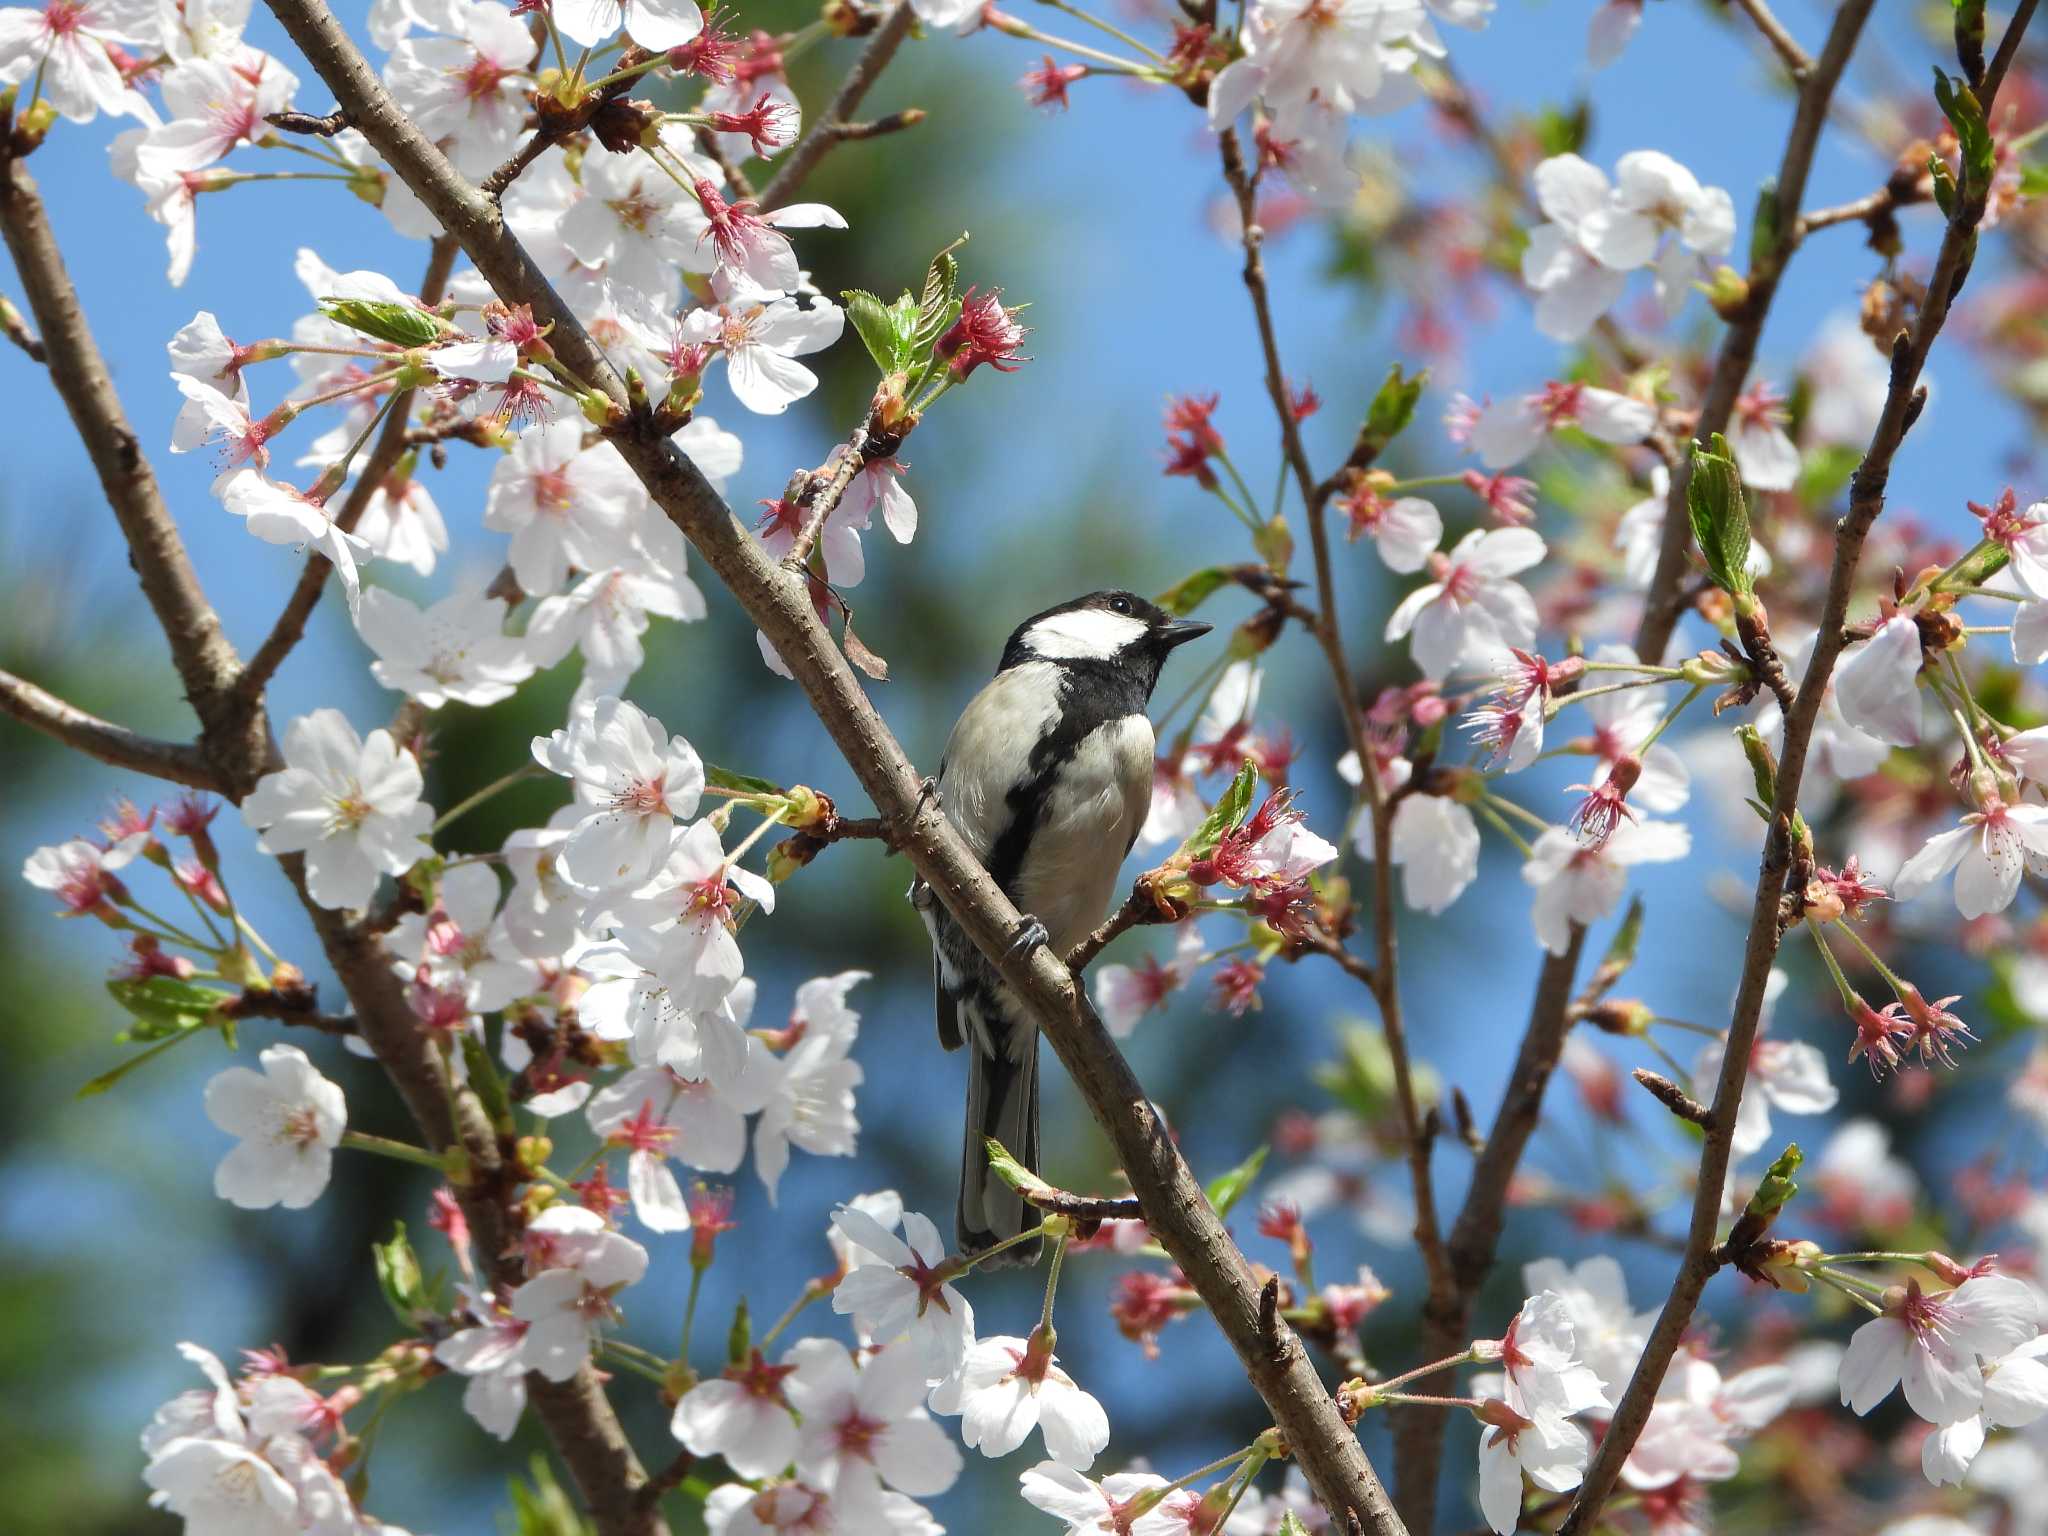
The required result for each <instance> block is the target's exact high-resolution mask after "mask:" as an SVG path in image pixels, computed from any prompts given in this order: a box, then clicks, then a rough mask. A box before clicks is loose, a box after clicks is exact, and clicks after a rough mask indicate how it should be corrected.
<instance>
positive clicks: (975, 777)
mask: <svg viewBox="0 0 2048 1536" xmlns="http://www.w3.org/2000/svg"><path fill="white" fill-rule="evenodd" d="M1209 630H1210V626H1209V625H1207V624H1203V623H1200V622H1198V621H1195V620H1192V619H1182V618H1177V617H1175V616H1174V615H1173V614H1171V613H1169V612H1167V611H1166V610H1165V609H1163V608H1161V607H1159V606H1158V605H1157V604H1155V603H1152V602H1148V601H1147V600H1146V599H1144V598H1142V597H1139V596H1137V595H1136V594H1135V593H1131V592H1123V591H1103V592H1090V593H1088V594H1087V595H1085V596H1083V597H1077V598H1074V599H1072V600H1071V601H1069V602H1064V603H1061V604H1060V605H1058V606H1057V607H1054V608H1048V609H1046V610H1045V611H1044V612H1042V613H1035V614H1033V615H1032V616H1031V617H1030V618H1028V619H1026V620H1025V621H1024V622H1023V623H1022V624H1019V625H1018V626H1017V628H1016V629H1015V630H1014V631H1013V632H1012V633H1011V635H1010V638H1009V641H1008V643H1007V644H1006V645H1005V646H1004V647H1003V655H1002V660H1001V662H1000V663H999V664H998V666H997V668H996V674H995V676H994V678H993V679H991V680H990V682H989V683H988V685H987V686H986V687H984V688H983V689H982V690H981V691H980V692H979V693H977V694H976V695H975V696H974V698H973V699H972V700H971V701H970V702H969V703H968V705H967V708H966V709H965V710H963V711H962V712H961V715H960V719H959V721H958V723H956V724H955V725H954V727H953V732H952V735H951V736H950V738H949V739H948V740H947V742H946V750H945V755H944V756H943V757H942V758H941V759H940V762H939V771H938V773H937V774H936V775H935V776H934V778H933V779H932V780H930V781H927V787H928V789H929V790H930V791H931V793H933V794H935V795H936V797H937V803H938V807H939V809H940V810H941V811H942V812H943V813H944V815H945V816H946V819H947V820H948V821H950V822H951V823H952V824H953V827H954V829H955V830H956V831H957V832H958V833H959V834H960V836H961V837H962V839H964V840H965V842H966V843H967V845H968V847H969V848H971V849H972V850H973V851H974V854H975V856H976V857H977V858H978V859H980V860H981V862H982V864H983V865H984V866H985V867H986V868H987V870H988V872H989V874H990V875H991V876H992V877H993V878H994V880H995V882H996V884H997V885H999V886H1001V887H1002V890H1003V894H1004V895H1006V896H1007V897H1009V898H1010V901H1011V903H1012V904H1013V905H1014V906H1015V907H1016V908H1017V910H1018V911H1019V912H1020V913H1022V914H1024V916H1023V917H1022V919H1021V920H1020V921H1019V923H1018V927H1017V933H1016V935H1015V941H1014V943H1013V945H1012V949H1013V952H1014V951H1022V950H1028V949H1030V948H1032V947H1035V946H1038V945H1045V946H1047V947H1049V948H1050V949H1051V950H1052V952H1053V953H1054V954H1056V955H1059V956H1062V957H1064V956H1065V955H1067V954H1068V953H1069V952H1070V951H1071V950H1072V949H1073V947H1074V946H1075V945H1076V944H1078V943H1080V942H1081V940H1083V939H1085V938H1086V937H1087V936H1088V935H1089V933H1091V932H1092V931H1093V930H1094V928H1095V925H1096V924H1097V923H1099V922H1100V921H1101V920H1102V918H1103V916H1104V915H1105V913H1106V912H1107V910H1108V907H1109V902H1110V898H1111V896H1112V895H1113V893H1114V891H1115V888H1116V881H1117V872H1118V871H1119V870H1120V869H1121V868H1122V866H1123V861H1124V857H1125V855H1126V854H1128V853H1129V852H1130V850H1131V845H1132V844H1133V843H1134V842H1135V841H1136V840H1137V836H1138V831H1139V829H1140V828H1141V827H1142V826H1143V825H1144V823H1145V817H1146V814H1147V812H1148V810H1149V809H1150V806H1151V799H1152V776H1153V737H1152V722H1151V720H1150V719H1149V718H1148V717H1147V715H1146V708H1147V706H1148V705H1149V703H1150V702H1151V698H1152V690H1153V689H1154V687H1155V686H1157V684H1158V682H1159V674H1160V672H1161V671H1162V670H1163V669H1164V667H1165V665H1166V661H1167V658H1168V657H1169V656H1171V655H1172V653H1173V652H1174V651H1175V650H1176V649H1177V648H1178V647H1180V646H1183V645H1185V644H1187V643H1188V642H1189V641H1191V640H1198V639H1200V638H1201V637H1202V636H1203V635H1206V634H1208V633H1209ZM911 898H912V902H913V904H914V905H916V906H917V907H918V910H919V913H920V915H921V916H922V917H923V919H924V923H925V926H926V928H927V930H928V931H929V932H930V935H931V941H932V951H933V956H934V966H933V970H934V992H935V995H936V1008H937V1015H938V1031H939V1043H940V1045H942V1046H943V1047H944V1048H945V1049H946V1050H948V1051H956V1050H959V1049H960V1048H961V1047H962V1046H963V1045H964V1046H966V1047H968V1048H969V1052H970V1055H969V1062H968V1074H967V1116H966V1135H965V1145H964V1148H963V1151H962V1154H961V1159H960V1204H959V1209H958V1214H957V1225H956V1232H955V1235H956V1240H957V1242H958V1245H959V1251H960V1253H961V1254H962V1255H963V1256H969V1257H971V1256H973V1255H975V1254H979V1253H983V1252H986V1251H987V1250H988V1249H990V1248H993V1247H995V1246H996V1245H998V1244H999V1243H1001V1242H1003V1241H1004V1240H1005V1239H1007V1238H1013V1237H1015V1236H1017V1234H1019V1233H1020V1232H1022V1231H1024V1230H1025V1229H1026V1228H1027V1227H1028V1226H1029V1225H1031V1224H1033V1218H1032V1216H1031V1213H1030V1211H1029V1210H1028V1208H1027V1207H1026V1205H1025V1203H1024V1201H1023V1199H1022V1198H1021V1197H1020V1196H1019V1195H1018V1194H1017V1193H1016V1192H1015V1191H1014V1190H1012V1189H1011V1188H1010V1187H1009V1185H1008V1184H1006V1183H1005V1182H1004V1181H1003V1179H1002V1177H1001V1176H1000V1175H999V1174H997V1173H996V1172H995V1171H994V1170H993V1169H992V1168H991V1167H990V1164H989V1155H988V1149H987V1140H988V1138H991V1137H993V1138H994V1139H995V1140H997V1141H999V1142H1001V1143H1002V1145H1003V1147H1004V1148H1005V1149H1006V1150H1007V1151H1009V1153H1010V1154H1011V1155H1012V1156H1014V1157H1016V1158H1017V1159H1018V1160H1019V1161H1021V1162H1022V1163H1023V1164H1024V1165H1025V1166H1026V1167H1028V1168H1030V1169H1031V1170H1032V1171H1034V1172H1036V1171H1037V1168H1038V1159H1039V1142H1038V1027H1037V1024H1036V1022H1035V1021H1034V1020H1033V1018H1032V1016H1031V1014H1030V1011H1029V1010H1028V1009H1027V1008H1026V1007H1025V1005H1024V1003H1023V1002H1022V1000H1021V999H1020V998H1019V997H1018V996H1017V995H1016V993H1015V992H1014V991H1013V990H1012V989H1011V988H1010V986H1009V985H1008V984H1007V983H1006V982H1004V980H1003V979H1002V976H1001V974H1000V972H999V971H998V969H997V968H996V966H995V965H994V964H992V963H991V962H990V961H989V959H988V957H987V956H985V955H983V954H982V953H981V952H980V950H979V949H977V948H976V947H975V945H974V943H973V941H972V940H970V939H969V938H968V937H967V935H966V933H965V932H963V931H962V929H961V928H960V926H959V924H958V923H956V922H955V921H954V920H953V917H952V915H951V914H950V913H948V912H947V911H946V909H945V908H944V907H943V906H942V905H941V904H940V903H939V902H937V901H936V900H934V899H933V897H932V893H931V891H930V889H929V888H928V887H922V886H921V885H920V884H916V883H914V884H913V886H912V889H911ZM1041 1246H1042V1245H1040V1244H1036V1243H1020V1244H1017V1245H1016V1246H1015V1247H1013V1248H1009V1249H1006V1250H1005V1251H1004V1252H1003V1253H1002V1254H1000V1255H996V1256H994V1257H992V1258H991V1259H990V1260H989V1261H987V1262H988V1263H990V1264H1000V1263H1017V1264H1032V1263H1036V1262H1037V1259H1038V1257H1039V1249H1040V1247H1041Z"/></svg>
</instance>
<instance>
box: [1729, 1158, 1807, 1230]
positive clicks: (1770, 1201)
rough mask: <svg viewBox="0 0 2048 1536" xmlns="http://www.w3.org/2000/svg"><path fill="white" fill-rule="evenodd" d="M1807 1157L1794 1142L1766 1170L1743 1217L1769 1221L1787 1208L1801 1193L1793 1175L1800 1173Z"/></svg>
mask: <svg viewBox="0 0 2048 1536" xmlns="http://www.w3.org/2000/svg"><path fill="white" fill-rule="evenodd" d="M1804 1161H1805V1156H1804V1154H1803V1153H1801V1152H1800V1150H1799V1143H1798V1142H1796V1141H1795V1142H1792V1143H1791V1144H1789V1145H1788V1146H1787V1147H1786V1148H1785V1150H1784V1151H1782V1152H1780V1153H1779V1154H1778V1159H1777V1161H1776V1162H1774V1163H1772V1164H1771V1166H1770V1167H1769V1168H1767V1169H1765V1170H1764V1176H1763V1182H1762V1183H1760V1184H1758V1185H1757V1187H1756V1193H1755V1194H1753V1195H1751V1196H1750V1197H1749V1204H1748V1205H1747V1206H1745V1207H1744V1208H1743V1215H1745V1216H1756V1217H1760V1218H1763V1219H1764V1220H1769V1219H1770V1218H1771V1217H1773V1216H1775V1215H1777V1214H1778V1212H1779V1211H1781V1210H1783V1209H1784V1208H1785V1205H1786V1203H1787V1202H1788V1201H1790V1200H1791V1198H1792V1197H1793V1196H1794V1195H1796V1194H1798V1193H1799V1186H1798V1184H1797V1183H1795V1182H1794V1181H1793V1178H1792V1175H1793V1174H1795V1173H1797V1172H1798V1171H1799V1165H1800V1164H1801V1163H1802V1162H1804Z"/></svg>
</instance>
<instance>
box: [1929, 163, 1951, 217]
mask: <svg viewBox="0 0 2048 1536" xmlns="http://www.w3.org/2000/svg"><path fill="white" fill-rule="evenodd" d="M1927 175H1928V178H1929V179H1930V180H1931V181H1932V182H1933V183H1934V203H1935V206H1936V207H1938V208H1939V209H1940V210H1941V216H1942V217H1943V218H1945V219H1952V218H1954V217H1955V216H1956V179H1955V177H1954V175H1953V174H1951V173H1950V171H1949V168H1948V162H1947V161H1946V160H1944V159H1942V158H1941V156H1939V155H1929V156H1928V157H1927Z"/></svg>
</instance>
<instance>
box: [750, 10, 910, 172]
mask: <svg viewBox="0 0 2048 1536" xmlns="http://www.w3.org/2000/svg"><path fill="white" fill-rule="evenodd" d="M912 19H913V17H912V13H911V9H910V0H897V3H896V5H895V6H894V8H893V9H891V10H890V12H889V14H888V15H887V16H885V17H883V18H882V24H881V25H880V26H879V27H877V28H876V29H875V32H874V35H873V36H872V37H870V38H869V39H868V43H867V46H866V47H865V48H863V49H862V50H861V52H860V57H859V58H857V59H855V60H854V61H853V68H852V69H851V70H849V71H847V75H846V78H845V79H844V80H842V81H840V83H839V89H838V91H837V92H835V93H834V95H833V97H832V100H831V102H830V103H828V104H827V106H826V108H825V110H824V111H823V112H821V113H819V114H818V117H817V119H816V120H815V121H814V122H813V123H812V124H811V127H810V131H809V132H808V133H806V134H805V135H804V136H803V137H802V138H801V139H799V140H797V144H796V148H795V149H792V150H791V151H790V152H789V154H788V156H787V157H786V158H785V159H784V160H783V162H782V163H781V164H780V165H778V166H777V167H776V168H775V174H774V175H773V176H771V177H769V178H768V185H767V186H765V187H763V188H762V189H761V197H760V203H761V206H762V207H763V208H764V209H775V208H780V207H781V206H782V205H783V204H784V203H786V202H788V201H789V200H790V199H791V198H792V197H794V196H795V195H796V189H797V188H798V187H800V186H802V185H803V184H804V179H805V178H806V177H807V176H809V175H810V174H811V172H812V171H813V170H815V169H817V165H818V162H819V161H820V160H822V159H824V158H825V156H827V155H828V154H830V153H831V152H832V151H833V150H834V149H835V148H837V147H838V146H839V145H840V144H843V143H844V142H845V138H844V137H843V136H842V135H841V133H840V131H839V130H840V129H841V128H842V127H844V126H845V124H847V123H848V122H850V121H851V120H852V118H853V114H854V112H855V111H856V110H857V109H858V108H859V107H860V104H861V102H862V101H864V100H865V99H866V98H867V94H868V92H869V91H870V90H872V89H873V88H874V84H875V82H876V81H877V80H879V79H880V78H881V76H882V71H883V70H885V69H887V68H888V67H889V61H890V60H891V59H893V58H895V57H896V50H897V49H898V48H901V47H902V46H903V40H904V38H906V37H908V36H909V35H910V23H911V21H912Z"/></svg>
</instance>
